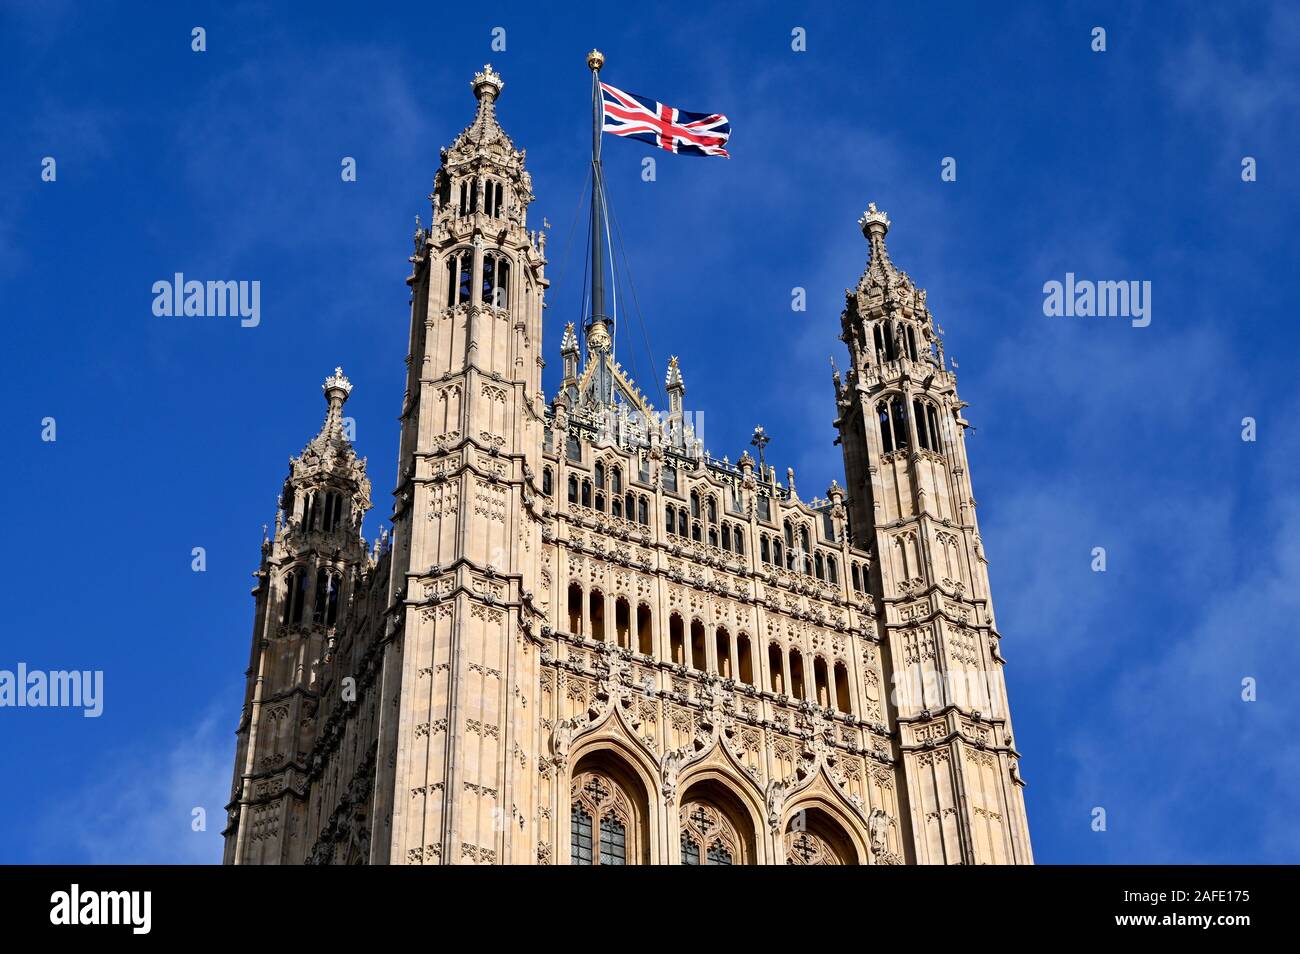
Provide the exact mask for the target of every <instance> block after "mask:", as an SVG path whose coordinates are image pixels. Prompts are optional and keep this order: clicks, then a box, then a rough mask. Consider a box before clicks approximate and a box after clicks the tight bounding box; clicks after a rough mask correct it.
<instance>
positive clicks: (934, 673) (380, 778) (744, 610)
mask: <svg viewBox="0 0 1300 954" xmlns="http://www.w3.org/2000/svg"><path fill="white" fill-rule="evenodd" d="M472 86H473V90H474V93H475V96H476V99H477V112H476V115H475V118H474V120H473V122H472V123H471V124H470V125H469V126H468V127H467V128H466V129H465V130H464V131H463V132H462V133H461V134H460V136H459V137H457V139H456V140H455V141H454V142H453V143H452V145H450V146H449V147H447V148H445V149H444V150H443V151H442V157H441V158H442V163H441V167H440V168H439V169H438V171H437V174H436V176H435V180H434V191H433V194H432V195H431V196H430V199H431V203H432V213H433V214H432V219H431V221H430V224H429V227H428V228H427V229H425V228H419V229H417V232H416V235H415V247H414V250H413V254H412V255H411V258H410V261H411V265H412V271H411V275H410V278H409V279H408V283H409V285H410V287H411V291H412V313H411V333H410V349H409V354H408V359H407V368H408V370H407V380H406V393H405V397H404V400H403V406H402V410H401V428H400V430H401V433H400V448H399V456H398V482H397V487H396V490H395V492H394V504H393V510H392V514H391V525H392V533H391V536H390V535H388V534H387V533H385V534H383V535H382V536H381V538H380V539H379V540H377V541H375V542H374V544H373V545H372V546H368V545H367V544H366V542H365V541H364V539H363V538H362V536H361V520H362V517H363V516H364V514H365V513H366V511H367V510H368V509H369V508H370V507H371V494H370V485H369V480H368V478H367V477H366V462H365V461H364V460H360V459H358V458H357V456H356V454H355V452H354V451H353V449H352V446H351V443H350V441H349V440H348V438H347V428H346V418H345V417H344V416H343V407H344V403H345V402H346V400H347V397H348V394H349V393H350V391H351V384H350V382H348V381H347V379H346V378H345V377H344V376H343V374H342V372H341V371H336V373H335V374H334V375H332V376H331V377H329V378H328V379H327V380H326V382H325V396H326V401H327V412H326V420H325V423H324V426H323V427H322V429H321V431H320V433H319V434H318V435H317V436H316V437H315V438H314V439H313V440H312V441H311V442H310V443H309V444H308V445H307V447H306V448H305V449H304V451H303V452H302V454H301V455H300V456H298V457H296V458H294V459H293V460H292V461H291V465H290V473H289V476H288V479H287V480H286V482H285V485H284V490H283V494H282V497H281V512H280V514H279V515H278V516H277V521H276V532H275V534H274V537H273V538H267V539H265V540H264V541H263V545H262V560H261V564H260V566H259V568H258V572H257V574H256V578H257V582H256V587H255V589H254V591H253V595H254V598H255V621H254V628H253V640H252V649H251V655H250V663H249V669H248V679H247V689H246V694H245V700H244V706H243V712H242V718H241V720H240V724H239V729H238V752H237V757H236V764H235V768H234V784H233V787H232V793H231V801H230V804H229V806H228V818H227V827H226V829H225V837H226V849H225V861H226V863H231V864H276V863H325V864H367V863H368V864H575V863H576V864H679V863H685V864H904V863H924V864H1001V863H1029V862H1031V861H1032V855H1031V851H1030V843H1029V833H1028V827H1027V823H1026V818H1025V809H1024V801H1023V797H1022V788H1023V783H1022V781H1021V778H1020V775H1019V772H1018V760H1019V754H1018V752H1017V750H1016V748H1015V743H1014V738H1013V735H1012V731H1011V723H1010V718H1009V716H1008V711H1007V700H1006V695H1005V690H1004V688H1003V683H1002V678H1001V676H1002V666H1003V662H1004V660H1003V657H1002V654H1001V651H1000V636H999V633H998V631H997V628H996V625H995V622H994V616H993V608H992V603H991V600H990V595H989V586H988V577H987V572H986V561H985V558H984V553H983V550H982V547H981V543H980V537H979V531H978V526H977V523H976V519H975V509H974V498H973V494H972V490H971V484H970V475H969V471H968V467H967V463H966V451H965V444H964V428H965V426H966V422H965V421H964V420H963V419H962V417H961V409H962V408H963V407H964V404H963V403H962V402H961V401H960V400H958V397H957V390H956V379H955V376H954V375H953V373H952V372H951V371H949V370H946V368H945V362H944V359H943V352H942V341H941V339H940V337H939V334H938V333H937V331H936V327H935V325H934V321H933V318H932V316H931V315H930V313H929V311H928V309H927V307H926V301H925V292H924V291H920V290H918V289H916V287H915V286H914V285H913V283H912V282H911V280H910V279H909V278H908V276H907V275H906V274H905V273H903V272H901V271H899V270H898V269H897V268H896V267H895V266H894V265H893V263H892V262H891V261H890V259H889V256H888V253H887V251H886V249H885V241H884V240H885V234H886V231H887V229H888V226H889V223H888V219H887V218H886V217H885V215H884V213H881V212H878V211H876V210H875V208H874V206H873V207H872V208H870V209H869V210H868V212H867V213H866V215H865V216H864V217H863V220H862V227H863V231H864V235H865V236H866V238H867V240H868V244H869V255H868V265H867V269H866V272H865V273H864V274H863V276H862V278H861V280H860V281H859V282H858V284H857V286H856V287H855V288H854V289H852V290H850V291H849V292H847V293H846V300H845V309H844V312H843V317H842V325H843V334H842V337H843V340H844V341H845V343H846V344H847V346H848V354H849V364H848V366H847V368H846V370H845V372H844V373H843V374H842V375H841V373H840V372H839V371H836V372H835V375H834V400H835V408H834V414H835V425H836V427H837V428H838V430H839V434H840V443H841V444H842V446H843V450H844V461H845V469H844V475H845V482H844V486H843V487H841V486H840V485H839V484H838V482H835V483H833V484H832V486H831V487H830V488H829V489H828V490H827V491H826V494H825V496H824V497H814V498H811V499H808V500H805V499H803V498H802V497H801V496H800V493H799V491H798V489H797V488H796V486H795V480H794V475H793V472H789V471H787V474H786V480H785V481H784V482H781V481H778V480H777V478H776V473H775V468H771V467H767V466H765V464H764V463H761V460H762V454H761V448H762V443H763V442H762V441H761V440H760V441H759V442H758V445H757V446H758V447H759V449H760V462H756V461H755V460H754V459H753V458H752V457H751V455H750V454H749V453H748V452H746V453H744V454H742V455H741V456H740V458H739V460H738V461H737V462H736V463H734V464H733V463H731V462H730V461H729V460H728V459H727V458H723V459H721V460H719V459H715V458H713V457H712V456H711V455H709V454H708V453H707V452H706V451H705V449H704V447H703V446H702V442H701V441H700V440H698V439H697V438H696V435H695V430H694V428H693V427H692V418H691V415H690V414H689V413H688V412H687V411H686V410H685V403H684V398H685V392H686V387H685V380H684V377H683V375H682V371H681V368H680V366H679V364H678V361H677V359H675V358H674V359H673V360H672V361H671V362H670V364H669V369H668V375H667V379H666V382H665V383H666V392H667V396H668V407H667V408H666V409H664V410H656V409H655V408H653V407H652V406H651V405H650V403H649V402H648V400H647V399H646V397H645V395H644V394H642V392H641V391H640V390H639V389H638V388H637V386H636V385H635V383H634V382H632V381H631V380H630V378H629V376H628V375H627V373H626V372H625V371H624V369H623V368H622V367H621V366H620V365H619V364H618V362H617V361H616V360H615V358H614V355H613V354H612V343H611V341H610V338H609V335H608V334H607V331H606V329H605V328H604V326H603V325H597V326H596V327H593V328H588V329H585V336H586V340H585V344H586V349H585V353H584V350H583V349H582V348H581V347H580V345H579V337H578V332H577V329H575V328H574V326H573V325H569V326H568V327H567V328H566V329H565V332H564V335H563V338H562V341H561V346H560V359H561V361H562V362H563V369H562V376H563V380H562V383H561V386H560V390H559V393H557V394H556V395H554V396H553V397H552V399H551V400H549V401H548V400H547V398H546V396H545V395H544V393H543V389H542V366H543V352H542V327H543V300H544V295H545V292H546V289H547V287H548V280H547V277H546V248H545V234H544V233H543V232H541V231H531V230H529V228H528V227H527V226H528V222H527V218H528V209H529V206H530V205H531V203H532V202H533V199H534V196H533V194H532V183H531V179H530V177H529V174H528V172H527V171H526V169H525V167H524V158H525V157H524V154H523V153H522V152H521V151H519V150H517V149H516V148H515V147H514V145H513V143H512V142H511V141H510V139H509V138H508V137H507V135H506V134H505V132H504V131H503V130H502V128H501V126H500V124H499V122H498V120H497V116H496V106H497V99H498V97H499V95H500V93H501V90H502V86H503V83H502V80H501V78H500V76H499V75H497V74H496V73H494V72H493V71H492V70H491V69H490V68H485V69H484V71H483V72H482V73H479V74H477V75H476V76H475V78H474V82H473V84H472Z"/></svg>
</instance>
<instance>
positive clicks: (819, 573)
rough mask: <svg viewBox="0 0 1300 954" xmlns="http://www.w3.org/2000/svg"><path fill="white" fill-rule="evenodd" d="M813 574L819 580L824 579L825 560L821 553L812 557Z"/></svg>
mask: <svg viewBox="0 0 1300 954" xmlns="http://www.w3.org/2000/svg"><path fill="white" fill-rule="evenodd" d="M813 575H814V576H816V577H817V579H819V580H824V579H826V560H825V559H824V558H823V557H822V555H821V553H818V554H817V555H816V556H814V557H813Z"/></svg>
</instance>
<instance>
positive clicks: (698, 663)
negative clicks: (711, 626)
mask: <svg viewBox="0 0 1300 954" xmlns="http://www.w3.org/2000/svg"><path fill="white" fill-rule="evenodd" d="M708 665H709V657H708V656H707V654H706V653H705V649H704V624H703V623H701V622H700V621H699V620H698V619H693V620H691V661H690V667H691V668H692V669H698V670H700V671H701V672H703V671H704V670H705V669H707V668H708Z"/></svg>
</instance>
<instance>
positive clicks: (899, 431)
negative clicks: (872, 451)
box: [889, 394, 912, 450]
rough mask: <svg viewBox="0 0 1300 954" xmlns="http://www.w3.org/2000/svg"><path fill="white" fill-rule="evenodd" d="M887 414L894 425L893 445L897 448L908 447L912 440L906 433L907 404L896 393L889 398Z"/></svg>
mask: <svg viewBox="0 0 1300 954" xmlns="http://www.w3.org/2000/svg"><path fill="white" fill-rule="evenodd" d="M889 416H890V418H891V420H892V423H893V427H894V446H895V447H897V448H898V449H899V450H902V449H903V448H904V447H910V446H911V445H912V440H911V438H910V437H909V436H908V433H907V405H906V404H904V403H903V399H902V398H901V397H900V396H899V395H897V394H895V395H894V396H893V397H892V398H890V399H889Z"/></svg>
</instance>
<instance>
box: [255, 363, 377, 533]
mask: <svg viewBox="0 0 1300 954" xmlns="http://www.w3.org/2000/svg"><path fill="white" fill-rule="evenodd" d="M321 390H322V391H323V392H324V394H325V400H326V403H327V404H328V407H327V409H326V411H325V423H324V424H322V425H321V429H320V432H319V433H318V434H317V435H316V436H315V437H313V438H312V439H311V440H310V441H309V442H308V443H307V446H306V447H304V448H303V451H302V453H301V454H300V455H299V456H298V457H294V458H291V459H290V461H289V476H288V477H287V478H286V479H285V483H284V494H283V496H282V498H281V506H282V509H283V510H284V512H285V514H286V517H287V521H286V523H287V525H286V528H285V529H286V531H287V538H286V540H285V543H286V544H290V545H292V546H294V548H295V549H296V548H300V547H305V546H311V545H313V539H312V536H313V535H316V534H328V535H329V536H330V538H331V540H332V543H333V545H334V546H335V547H338V548H348V549H351V548H354V547H355V546H356V545H358V541H359V538H360V533H361V521H362V518H364V517H365V514H366V511H367V510H369V509H370V506H371V502H370V478H369V477H368V476H367V475H366V461H365V459H364V458H359V457H357V454H356V451H355V450H353V449H352V442H351V441H350V440H349V439H348V432H349V430H350V422H349V421H348V420H347V419H345V418H344V417H343V405H344V404H345V403H346V402H347V399H348V397H349V396H350V395H351V394H352V382H351V381H349V380H348V379H347V377H345V376H344V374H343V369H342V368H335V369H334V373H333V374H332V375H330V376H329V377H327V378H326V379H325V383H324V384H323V385H322V386H321ZM278 542H280V541H279V540H277V543H278ZM320 542H321V543H322V545H323V544H324V541H320Z"/></svg>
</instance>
